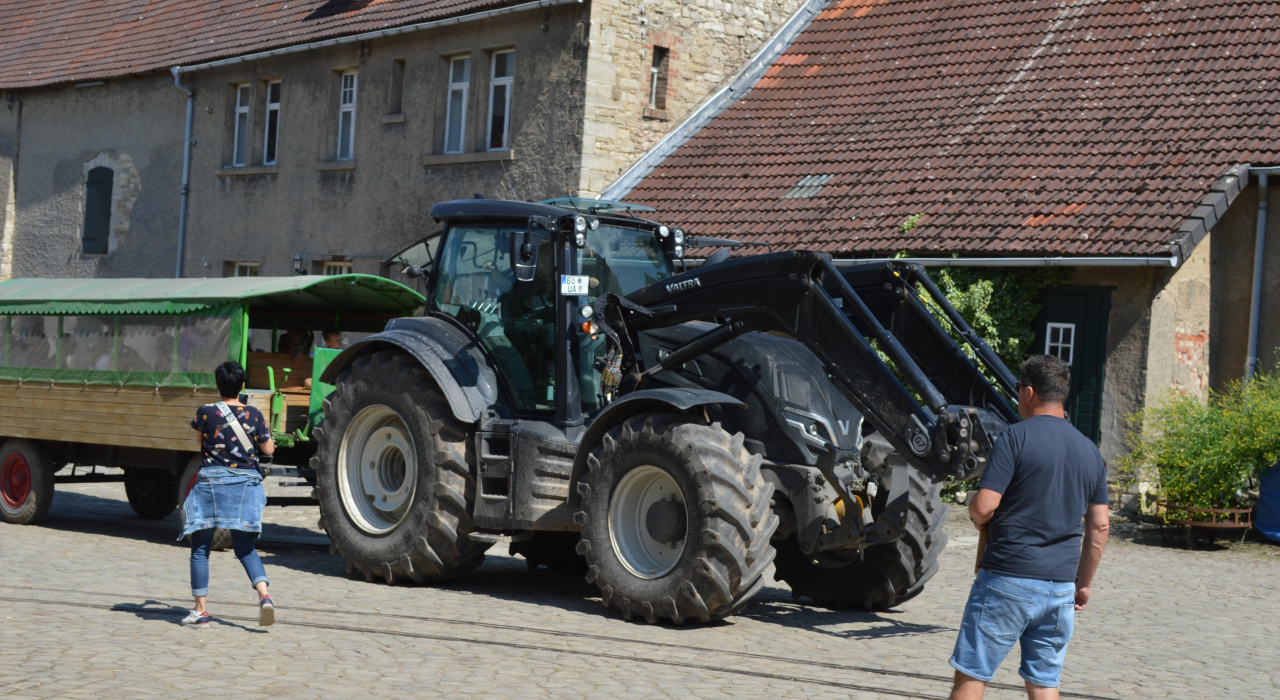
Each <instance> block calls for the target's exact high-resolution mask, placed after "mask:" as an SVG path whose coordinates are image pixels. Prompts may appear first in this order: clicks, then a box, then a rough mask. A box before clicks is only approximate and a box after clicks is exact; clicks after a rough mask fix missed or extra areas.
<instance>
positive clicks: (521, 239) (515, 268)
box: [511, 231, 538, 282]
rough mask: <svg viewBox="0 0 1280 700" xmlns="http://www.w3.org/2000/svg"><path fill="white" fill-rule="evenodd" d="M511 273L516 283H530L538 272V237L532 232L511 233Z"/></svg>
mask: <svg viewBox="0 0 1280 700" xmlns="http://www.w3.org/2000/svg"><path fill="white" fill-rule="evenodd" d="M511 271H512V272H514V273H515V275H516V281H517V282H532V281H533V276H534V274H535V273H536V272H537V271H538V237H537V236H535V235H533V232H532V231H512V232H511Z"/></svg>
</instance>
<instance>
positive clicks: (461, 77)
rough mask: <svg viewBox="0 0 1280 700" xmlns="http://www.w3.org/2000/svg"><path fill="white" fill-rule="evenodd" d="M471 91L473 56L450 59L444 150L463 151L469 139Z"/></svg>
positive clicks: (446, 151)
mask: <svg viewBox="0 0 1280 700" xmlns="http://www.w3.org/2000/svg"><path fill="white" fill-rule="evenodd" d="M470 93H471V57H470V56H457V57H454V58H453V59H452V60H450V61H449V95H448V101H447V102H446V107H445V117H444V152H445V153H462V151H463V148H464V146H465V145H466V139H467V96H468V95H470Z"/></svg>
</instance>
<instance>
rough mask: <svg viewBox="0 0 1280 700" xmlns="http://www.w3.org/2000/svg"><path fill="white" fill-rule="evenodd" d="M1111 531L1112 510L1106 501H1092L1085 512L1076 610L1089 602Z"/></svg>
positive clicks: (1077, 572)
mask: <svg viewBox="0 0 1280 700" xmlns="http://www.w3.org/2000/svg"><path fill="white" fill-rule="evenodd" d="M1110 532H1111V510H1110V508H1108V507H1107V504H1105V503H1090V504H1089V510H1088V511H1086V512H1085V514H1084V544H1083V546H1082V548H1081V550H1080V568H1079V569H1077V570H1076V610H1084V606H1086V605H1088V604H1089V586H1091V585H1092V584H1093V575H1094V574H1095V573H1097V571H1098V562H1100V561H1102V549H1103V548H1104V547H1106V546H1107V535H1108V533H1110Z"/></svg>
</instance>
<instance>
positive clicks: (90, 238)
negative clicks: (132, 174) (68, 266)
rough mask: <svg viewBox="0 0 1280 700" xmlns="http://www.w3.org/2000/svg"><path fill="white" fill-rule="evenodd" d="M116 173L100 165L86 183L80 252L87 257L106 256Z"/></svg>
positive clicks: (91, 172) (91, 173)
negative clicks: (112, 190)
mask: <svg viewBox="0 0 1280 700" xmlns="http://www.w3.org/2000/svg"><path fill="white" fill-rule="evenodd" d="M114 180H115V171H113V170H112V169H111V168H108V167H106V166H102V165H99V166H98V167H96V168H94V169H92V170H90V171H89V176H88V177H87V178H86V179H85V183H84V230H83V232H82V233H81V237H80V243H81V247H80V250H81V252H83V253H84V254H85V255H106V254H107V238H108V235H109V232H110V230H111V186H112V184H113V182H114Z"/></svg>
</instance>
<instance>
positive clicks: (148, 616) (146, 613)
mask: <svg viewBox="0 0 1280 700" xmlns="http://www.w3.org/2000/svg"><path fill="white" fill-rule="evenodd" d="M111 610H112V611H113V612H127V613H133V614H134V615H136V616H138V617H139V618H142V619H143V620H146V621H148V622H167V623H169V624H171V625H178V626H181V625H182V618H184V617H186V616H187V609H186V608H181V607H178V606H176V605H169V604H167V603H161V602H160V601H158V600H148V601H146V602H143V603H141V604H138V603H116V604H115V605H113V606H111ZM209 621H210V622H212V623H213V624H215V625H220V626H223V627H235V628H237V629H242V630H244V631H245V632H249V633H252V634H266V633H267V631H266V630H262V629H256V628H253V627H245V626H244V625H241V624H238V623H235V622H230V621H228V620H224V619H222V618H220V617H218V616H217V615H211V616H210V618H209Z"/></svg>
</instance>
